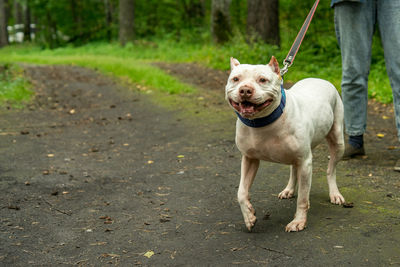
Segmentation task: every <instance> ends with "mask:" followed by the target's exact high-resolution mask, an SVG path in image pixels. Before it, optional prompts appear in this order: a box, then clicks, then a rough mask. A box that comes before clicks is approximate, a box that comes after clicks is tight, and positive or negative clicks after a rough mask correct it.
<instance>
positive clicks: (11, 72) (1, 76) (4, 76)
mask: <svg viewBox="0 0 400 267" xmlns="http://www.w3.org/2000/svg"><path fill="white" fill-rule="evenodd" d="M29 87H30V85H29V83H28V82H27V80H26V79H25V78H24V77H23V75H22V70H21V69H20V68H19V67H17V66H16V65H14V64H3V65H0V104H1V105H4V104H5V103H8V104H9V105H12V106H18V105H19V103H20V102H21V101H27V100H29V99H30V97H31V95H32V92H31V91H30V90H29Z"/></svg>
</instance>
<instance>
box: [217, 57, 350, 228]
mask: <svg viewBox="0 0 400 267" xmlns="http://www.w3.org/2000/svg"><path fill="white" fill-rule="evenodd" d="M281 84H282V78H281V76H280V69H279V64H278V62H277V61H276V59H275V57H272V58H271V61H270V62H269V64H268V65H248V64H240V63H239V61H238V60H236V59H234V58H231V74H230V76H229V78H228V82H227V85H226V88H225V93H226V100H227V101H228V102H229V104H230V106H231V107H232V108H233V109H234V110H235V112H236V114H237V115H238V120H237V123H236V145H237V147H238V149H239V150H240V152H241V153H242V165H241V177H240V185H239V190H238V201H239V204H240V208H241V210H242V214H243V217H244V221H245V223H246V227H247V229H249V231H250V230H251V229H252V227H253V226H254V224H255V222H256V217H255V210H254V208H253V206H252V205H251V203H250V197H249V190H250V187H251V185H252V183H253V181H254V177H255V176H256V173H257V169H258V166H259V164H260V160H265V161H270V162H278V163H283V164H288V165H291V168H290V178H289V182H288V184H287V186H286V188H285V189H284V190H283V191H282V192H281V193H280V194H279V198H280V199H283V198H290V197H292V196H293V194H294V190H295V187H296V183H298V196H297V209H296V213H295V215H294V219H293V221H291V222H290V223H289V224H288V225H287V226H286V231H287V232H291V231H301V230H303V229H304V228H305V227H306V222H307V211H308V209H309V207H310V204H309V195H310V188H311V176H312V149H313V148H314V147H315V146H316V145H318V144H319V143H321V141H322V140H323V139H324V138H326V140H327V141H328V144H329V150H330V160H329V164H328V173H327V178H328V185H329V196H330V201H331V202H332V203H334V204H343V203H344V202H345V200H344V198H343V196H342V195H341V194H340V192H339V189H338V187H337V185H336V164H337V162H338V161H339V160H340V158H341V157H342V155H343V150H344V141H343V139H344V138H343V104H342V101H341V99H340V96H339V94H338V92H337V90H336V89H335V87H334V86H333V85H332V84H331V83H329V82H327V81H325V80H321V79H314V78H310V79H305V80H301V81H299V82H298V83H296V84H295V85H294V86H293V87H292V88H291V89H290V90H288V91H286V90H284V89H283V87H282V85H281Z"/></svg>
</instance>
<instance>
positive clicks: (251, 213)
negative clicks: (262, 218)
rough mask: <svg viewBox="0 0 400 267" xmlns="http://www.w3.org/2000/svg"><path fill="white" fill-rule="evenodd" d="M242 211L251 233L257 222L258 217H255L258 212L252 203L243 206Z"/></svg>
mask: <svg viewBox="0 0 400 267" xmlns="http://www.w3.org/2000/svg"><path fill="white" fill-rule="evenodd" d="M241 210H242V214H243V218H244V223H245V224H246V228H247V229H248V230H249V231H251V229H252V228H253V227H254V225H255V224H256V221H257V217H256V216H255V214H256V211H255V209H254V208H253V206H252V205H251V204H250V203H248V204H244V205H243V206H241Z"/></svg>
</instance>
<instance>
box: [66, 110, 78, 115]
mask: <svg viewBox="0 0 400 267" xmlns="http://www.w3.org/2000/svg"><path fill="white" fill-rule="evenodd" d="M75 112H76V111H75V109H71V110H70V111H68V113H69V114H71V115H72V114H75Z"/></svg>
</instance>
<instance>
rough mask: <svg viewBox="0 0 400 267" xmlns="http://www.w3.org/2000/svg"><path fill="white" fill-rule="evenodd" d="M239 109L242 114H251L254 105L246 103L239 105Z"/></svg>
mask: <svg viewBox="0 0 400 267" xmlns="http://www.w3.org/2000/svg"><path fill="white" fill-rule="evenodd" d="M239 107H240V113H242V114H253V113H254V112H255V110H254V105H252V104H251V103H248V102H243V103H240V104H239Z"/></svg>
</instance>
